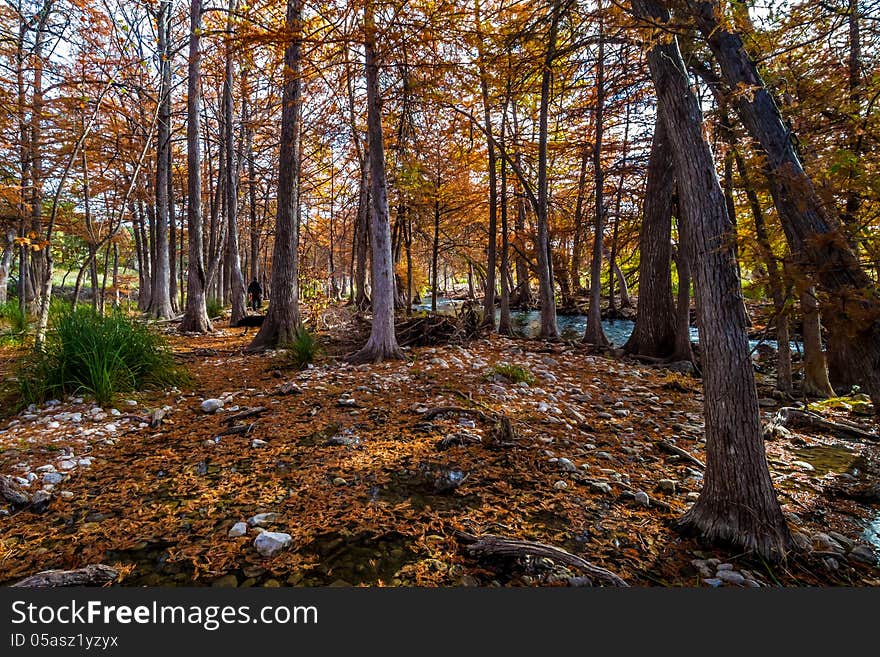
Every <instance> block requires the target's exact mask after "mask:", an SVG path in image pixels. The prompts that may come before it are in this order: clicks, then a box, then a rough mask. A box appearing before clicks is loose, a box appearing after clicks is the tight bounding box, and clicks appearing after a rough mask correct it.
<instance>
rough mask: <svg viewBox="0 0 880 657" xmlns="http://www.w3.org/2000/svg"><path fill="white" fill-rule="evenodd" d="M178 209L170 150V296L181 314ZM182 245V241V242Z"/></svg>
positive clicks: (173, 304)
mask: <svg viewBox="0 0 880 657" xmlns="http://www.w3.org/2000/svg"><path fill="white" fill-rule="evenodd" d="M176 214H177V209H176V207H175V203H174V153H173V149H172V148H170V147H169V148H168V295H169V296H170V297H171V308H172V310H174V313H175V314H177V313H178V312H180V307H181V306H180V303H179V290H178V288H177V251H178V245H177V239H178V231H177V216H176ZM181 243H182V240H181Z"/></svg>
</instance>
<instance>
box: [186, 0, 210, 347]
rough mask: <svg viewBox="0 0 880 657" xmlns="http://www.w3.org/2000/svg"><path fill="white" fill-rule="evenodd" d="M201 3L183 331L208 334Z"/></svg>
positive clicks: (196, 22)
mask: <svg viewBox="0 0 880 657" xmlns="http://www.w3.org/2000/svg"><path fill="white" fill-rule="evenodd" d="M201 32H202V0H190V30H189V62H188V71H187V94H186V114H187V121H186V170H187V173H186V222H187V232H188V235H189V249H188V255H189V264H188V265H187V281H186V306H185V308H184V313H183V320H182V321H181V323H180V330H181V331H191V332H197V333H206V332H208V331H213V330H214V327H213V326H211V320H210V319H208V312H207V310H206V303H205V294H206V291H207V286H208V278H207V275H206V272H205V265H204V262H205V256H204V244H203V242H204V239H203V236H202V232H203V231H202V154H201V143H200V141H199V139H200V137H201V135H200V134H199V131H200V127H201V126H200V122H201V107H200V106H201V101H202V91H201V70H200V67H201V52H200V50H199V47H200V45H199V42H200V40H201Z"/></svg>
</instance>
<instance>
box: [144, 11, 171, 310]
mask: <svg viewBox="0 0 880 657" xmlns="http://www.w3.org/2000/svg"><path fill="white" fill-rule="evenodd" d="M170 12H171V5H170V4H166V3H162V4H160V5H159V13H158V19H157V28H156V31H157V33H158V39H159V52H158V55H159V63H160V66H159V69H160V72H161V74H160V82H159V104H160V108H159V126H158V130H157V132H156V143H157V147H156V233H155V246H156V260H155V262H154V264H153V280H152V285H151V293H152V294H151V297H150V308H149V310H148V312H149V314H150V316H151V317H155V318H157V319H168V318H170V317H173V316H174V309H173V308H172V307H171V287H170V285H171V263H170V260H169V253H168V176H169V175H170V172H169V170H168V166H169V163H170V159H169V155H168V151H169V150H170V149H171V51H170V48H169V44H168V36H169V34H168V27H169V23H170Z"/></svg>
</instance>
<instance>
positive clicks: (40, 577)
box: [11, 563, 119, 589]
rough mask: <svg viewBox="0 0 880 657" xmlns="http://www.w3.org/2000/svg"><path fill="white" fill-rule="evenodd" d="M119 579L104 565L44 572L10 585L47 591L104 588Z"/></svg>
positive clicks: (115, 571)
mask: <svg viewBox="0 0 880 657" xmlns="http://www.w3.org/2000/svg"><path fill="white" fill-rule="evenodd" d="M117 577H119V571H118V570H116V569H115V568H111V567H110V566H105V565H104V564H100V563H99V564H92V565H89V566H86V567H84V568H77V569H76V570H44V571H43V572H40V573H36V574H35V575H30V576H29V577H25V578H24V579H23V580H21V581H18V582H16V583H15V584H12V585H11V586H13V587H20V588H25V587H26V588H37V589H47V588H55V587H59V586H105V585H107V584H110V583H111V582H113V581H114V580H115V579H116V578H117Z"/></svg>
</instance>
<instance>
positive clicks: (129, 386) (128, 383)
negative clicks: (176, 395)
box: [18, 307, 186, 404]
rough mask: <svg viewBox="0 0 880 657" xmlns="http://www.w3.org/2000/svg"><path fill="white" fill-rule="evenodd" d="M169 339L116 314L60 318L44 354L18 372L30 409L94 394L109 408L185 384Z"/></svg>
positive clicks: (81, 311)
mask: <svg viewBox="0 0 880 657" xmlns="http://www.w3.org/2000/svg"><path fill="white" fill-rule="evenodd" d="M185 379H186V375H185V373H184V372H183V370H181V369H180V368H179V367H178V366H177V365H176V364H175V362H174V358H173V356H172V355H171V352H170V350H169V348H168V346H167V344H166V343H165V341H164V339H163V338H162V337H161V336H160V335H159V334H157V333H155V332H154V331H152V330H151V329H150V327H149V326H148V325H147V324H145V323H143V322H139V321H137V320H134V319H132V318H130V317H127V316H125V315H124V314H122V313H121V312H119V311H115V312H112V313H110V314H109V315H106V316H104V317H102V316H101V315H99V314H98V313H96V312H95V311H94V310H92V309H91V308H88V307H79V308H77V309H76V310H75V311H67V312H65V313H63V314H60V315H59V316H58V317H57V318H56V322H55V325H54V326H53V327H52V330H51V331H50V332H49V334H48V335H47V338H46V344H45V347H44V349H43V350H42V351H39V352H35V353H34V354H32V355H31V356H29V357H27V358H26V359H25V360H24V361H23V363H22V367H21V371H20V372H19V376H18V380H19V390H20V393H21V398H22V401H24V402H25V403H30V402H36V401H42V400H44V399H46V398H48V397H57V396H60V395H61V394H63V393H67V394H79V393H89V394H91V395H93V396H94V397H95V400H96V401H97V402H98V403H100V404H108V403H110V402H111V401H112V400H113V398H114V397H115V396H116V395H117V394H118V393H121V392H127V391H131V390H140V389H142V388H145V387H148V386H170V385H175V384H177V383H181V382H183V381H185Z"/></svg>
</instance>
